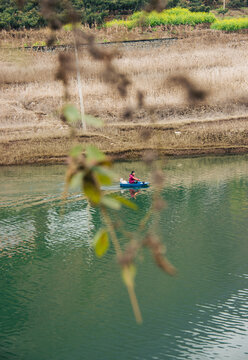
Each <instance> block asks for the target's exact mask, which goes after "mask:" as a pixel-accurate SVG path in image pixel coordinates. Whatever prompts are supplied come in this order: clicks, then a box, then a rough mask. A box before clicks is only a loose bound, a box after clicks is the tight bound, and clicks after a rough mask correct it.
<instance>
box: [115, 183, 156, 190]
mask: <svg viewBox="0 0 248 360" xmlns="http://www.w3.org/2000/svg"><path fill="white" fill-rule="evenodd" d="M149 186H150V184H149V182H146V181H137V182H136V183H133V184H129V183H128V182H121V183H120V187H121V188H126V189H132V188H147V187H149Z"/></svg>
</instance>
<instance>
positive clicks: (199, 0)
mask: <svg viewBox="0 0 248 360" xmlns="http://www.w3.org/2000/svg"><path fill="white" fill-rule="evenodd" d="M40 3H41V0H25V1H24V6H23V8H19V7H18V6H17V4H16V0H1V2H0V30H1V29H6V30H9V29H23V28H26V29H29V28H40V27H43V26H46V25H47V23H46V20H45V19H44V18H43V16H42V13H41V8H40ZM71 3H72V5H73V7H74V9H75V10H76V11H77V12H78V15H79V19H80V21H81V23H83V24H89V26H92V25H95V24H97V25H101V24H103V23H104V21H106V20H109V19H113V18H115V20H113V21H110V22H107V24H106V26H107V27H111V26H126V27H127V28H133V27H136V26H140V25H142V26H153V27H154V26H158V25H181V24H183V25H193V26H194V25H197V24H201V23H213V22H215V21H216V18H215V16H214V15H213V14H211V13H209V10H210V8H216V7H218V6H220V5H221V4H222V1H221V0H217V1H214V0H168V3H167V8H168V9H167V10H164V11H162V12H161V13H157V12H155V11H153V12H151V13H149V14H147V13H145V12H144V11H139V10H141V9H142V8H144V7H145V5H146V4H147V3H149V0H71ZM176 6H178V7H176ZM179 6H180V7H179ZM227 6H228V7H233V8H237V7H242V6H248V0H230V1H229V2H228V3H227ZM226 11H227V10H226V9H225V10H221V9H219V11H218V10H217V13H223V14H224V13H225V12H226ZM131 14H133V15H131ZM56 15H57V16H58V18H59V19H60V21H61V22H62V23H63V24H65V23H67V22H68V19H67V15H66V10H65V4H64V0H58V1H57V3H56ZM127 15H131V16H129V18H128V19H127V20H123V18H124V19H125V17H126V16H127ZM241 16H242V15H241ZM120 19H122V20H120ZM218 24H219V22H218ZM244 24H246V23H245V21H240V20H239V19H238V25H237V26H236V28H237V29H238V28H240V26H241V28H244V26H245V28H246V27H247V26H246V25H244ZM217 26H220V25H216V27H213V28H217ZM222 26H224V25H222ZM225 26H227V25H225ZM230 26H232V27H234V25H233V23H232V25H230Z"/></svg>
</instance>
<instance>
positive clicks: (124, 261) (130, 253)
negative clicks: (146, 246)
mask: <svg viewBox="0 0 248 360" xmlns="http://www.w3.org/2000/svg"><path fill="white" fill-rule="evenodd" d="M139 247H140V246H139V244H138V243H137V242H136V241H131V242H130V243H129V244H128V246H127V248H126V250H125V252H124V253H123V254H122V255H120V256H119V257H118V261H119V263H120V265H121V266H122V267H124V266H129V265H131V264H133V262H134V259H135V257H136V255H137V251H138V249H139Z"/></svg>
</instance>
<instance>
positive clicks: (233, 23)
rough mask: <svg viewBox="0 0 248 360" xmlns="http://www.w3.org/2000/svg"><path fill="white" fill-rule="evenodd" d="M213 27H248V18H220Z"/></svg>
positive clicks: (238, 28)
mask: <svg viewBox="0 0 248 360" xmlns="http://www.w3.org/2000/svg"><path fill="white" fill-rule="evenodd" d="M211 29H215V30H224V31H238V30H242V29H248V18H237V19H234V18H233V19H225V20H218V21H216V22H215V23H213V24H212V25H211Z"/></svg>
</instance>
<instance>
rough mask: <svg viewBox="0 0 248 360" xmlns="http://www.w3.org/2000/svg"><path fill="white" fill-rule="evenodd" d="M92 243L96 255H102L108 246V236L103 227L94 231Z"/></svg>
mask: <svg viewBox="0 0 248 360" xmlns="http://www.w3.org/2000/svg"><path fill="white" fill-rule="evenodd" d="M94 245H95V253H96V255H97V256H98V257H102V256H103V255H104V254H105V253H106V251H107V250H108V248H109V237H108V233H107V231H106V230H105V229H101V230H99V231H98V232H97V233H96V235H95V238H94Z"/></svg>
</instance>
